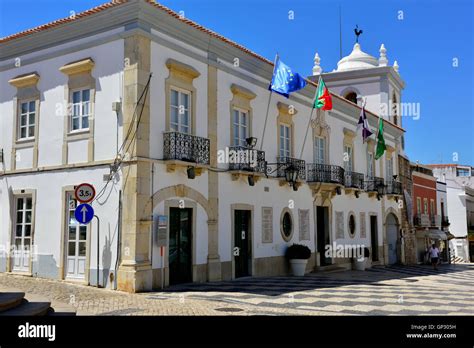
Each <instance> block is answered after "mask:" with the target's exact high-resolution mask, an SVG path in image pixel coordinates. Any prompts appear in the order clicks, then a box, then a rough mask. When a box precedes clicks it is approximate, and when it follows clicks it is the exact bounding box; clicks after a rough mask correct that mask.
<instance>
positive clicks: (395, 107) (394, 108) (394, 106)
mask: <svg viewBox="0 0 474 348" xmlns="http://www.w3.org/2000/svg"><path fill="white" fill-rule="evenodd" d="M392 100H393V102H392V116H393V123H394V124H396V125H398V103H397V97H396V96H395V94H394V95H393V98H392Z"/></svg>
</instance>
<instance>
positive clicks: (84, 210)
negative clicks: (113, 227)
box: [74, 204, 94, 225]
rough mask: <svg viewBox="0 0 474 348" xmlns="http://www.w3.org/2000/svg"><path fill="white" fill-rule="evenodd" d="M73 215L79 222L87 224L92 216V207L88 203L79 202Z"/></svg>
mask: <svg viewBox="0 0 474 348" xmlns="http://www.w3.org/2000/svg"><path fill="white" fill-rule="evenodd" d="M74 216H75V217H76V220H77V222H79V223H80V224H83V225H85V224H88V223H89V222H90V221H91V220H92V218H93V217H94V208H92V206H91V205H90V204H80V205H78V206H77V208H76V210H75V211H74Z"/></svg>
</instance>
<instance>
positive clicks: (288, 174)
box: [285, 164, 298, 191]
mask: <svg viewBox="0 0 474 348" xmlns="http://www.w3.org/2000/svg"><path fill="white" fill-rule="evenodd" d="M285 179H286V181H287V182H288V183H289V184H290V185H291V186H293V191H298V186H296V181H297V180H298V169H296V168H295V166H293V165H292V164H290V165H289V166H288V167H286V169H285Z"/></svg>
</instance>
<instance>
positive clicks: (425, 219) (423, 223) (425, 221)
mask: <svg viewBox="0 0 474 348" xmlns="http://www.w3.org/2000/svg"><path fill="white" fill-rule="evenodd" d="M413 224H414V225H415V226H416V227H430V224H431V221H430V216H429V215H428V214H417V215H415V216H414V217H413Z"/></svg>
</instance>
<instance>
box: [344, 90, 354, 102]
mask: <svg viewBox="0 0 474 348" xmlns="http://www.w3.org/2000/svg"><path fill="white" fill-rule="evenodd" d="M344 98H346V99H347V100H350V101H351V102H353V103H354V104H357V93H356V92H349V93H347V94H346V95H345V96H344Z"/></svg>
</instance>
